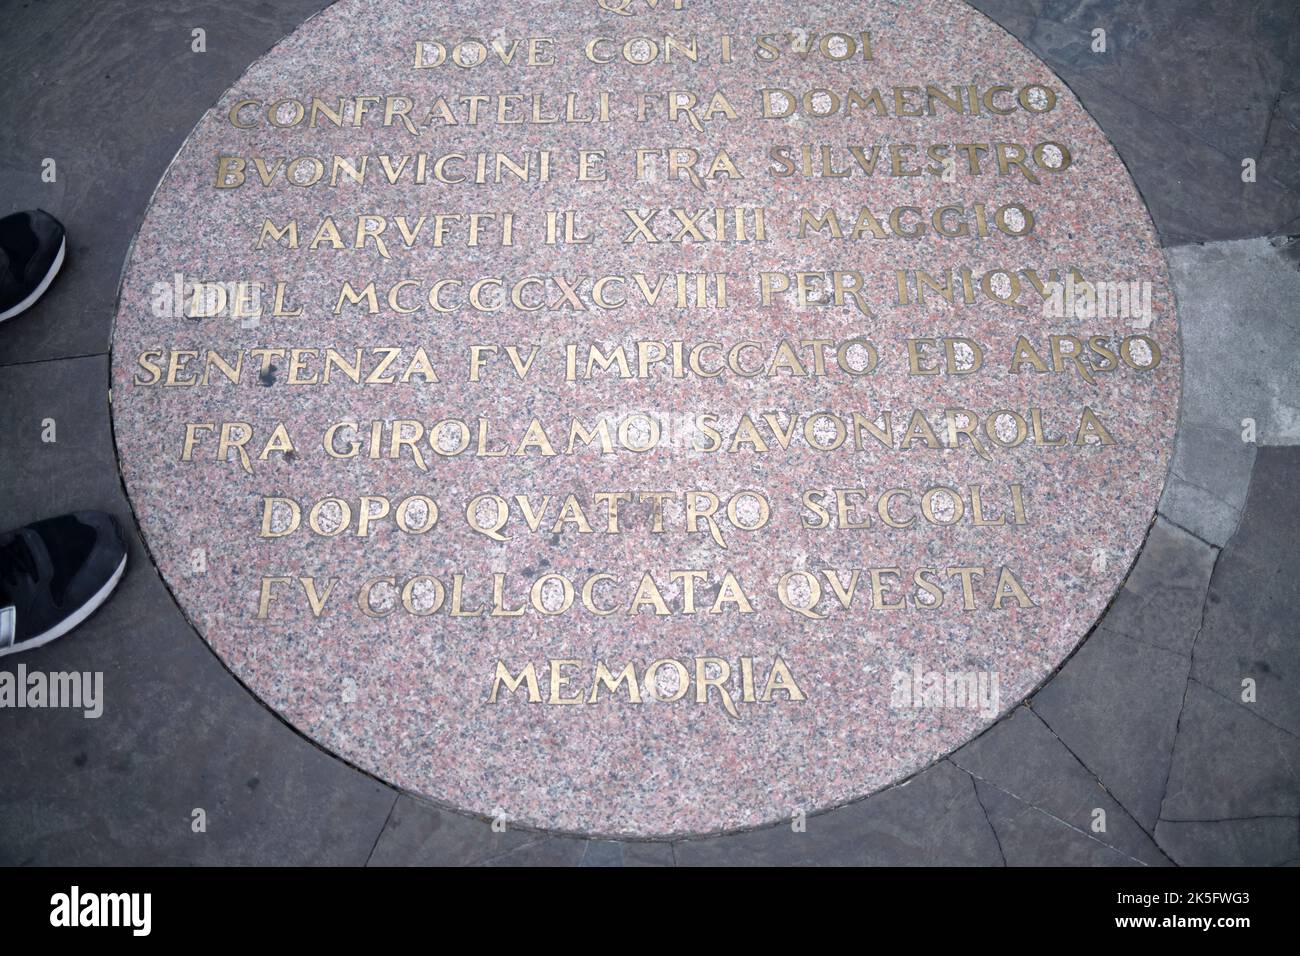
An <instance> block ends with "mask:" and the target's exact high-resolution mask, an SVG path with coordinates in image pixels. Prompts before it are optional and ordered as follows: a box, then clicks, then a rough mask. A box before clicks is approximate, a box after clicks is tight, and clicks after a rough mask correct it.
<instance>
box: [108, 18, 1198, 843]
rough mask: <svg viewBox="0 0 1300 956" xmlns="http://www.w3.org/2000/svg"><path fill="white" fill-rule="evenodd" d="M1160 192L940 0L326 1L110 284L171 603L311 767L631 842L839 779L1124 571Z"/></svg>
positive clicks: (209, 129)
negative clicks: (311, 749) (1147, 196)
mask: <svg viewBox="0 0 1300 956" xmlns="http://www.w3.org/2000/svg"><path fill="white" fill-rule="evenodd" d="M1179 365H1180V363H1179V348H1178V334H1177V324H1176V319H1175V315H1174V310H1173V306H1172V296H1171V293H1170V290H1169V285H1168V280H1167V275H1166V266H1165V262H1164V259H1163V255H1162V253H1161V251H1160V248H1159V246H1158V245H1157V242H1156V237H1155V234H1154V231H1153V229H1152V226H1151V222H1150V220H1149V218H1148V216H1147V213H1146V210H1145V208H1144V207H1143V204H1142V201H1141V199H1140V198H1139V196H1138V194H1137V192H1136V190H1135V188H1134V186H1133V183H1132V181H1131V180H1130V178H1129V176H1128V174H1127V172H1126V171H1125V169H1124V166H1123V164H1122V163H1121V161H1120V160H1119V158H1118V157H1117V155H1116V154H1115V151H1114V149H1113V148H1112V147H1111V145H1110V144H1109V142H1108V141H1107V139H1106V137H1105V136H1104V135H1103V134H1102V132H1101V131H1100V130H1099V129H1098V127H1097V125H1096V124H1095V123H1094V122H1093V121H1092V120H1091V119H1090V118H1089V116H1088V115H1087V113H1086V112H1085V111H1084V110H1083V108H1082V107H1081V106H1080V104H1079V102H1078V100H1077V99H1076V98H1075V97H1074V95H1073V94H1072V93H1071V92H1070V91H1069V89H1068V88H1067V87H1066V86H1065V84H1064V83H1062V82H1061V80H1060V79H1059V78H1057V77H1056V76H1054V75H1053V74H1052V73H1051V72H1050V71H1049V70H1048V69H1047V68H1046V67H1045V66H1044V65H1043V64H1042V63H1040V62H1039V61H1038V60H1036V59H1035V58H1034V57H1033V56H1032V55H1030V54H1029V53H1028V52H1027V51H1026V50H1025V49H1024V48H1023V47H1021V46H1020V45H1019V44H1018V43H1017V42H1016V41H1015V40H1014V39H1012V38H1011V37H1010V36H1008V35H1007V34H1006V33H1005V32H1003V31H1002V30H1001V29H1000V28H999V27H998V26H996V25H995V24H993V23H991V22H990V21H989V20H987V19H986V18H984V17H983V16H982V15H980V14H979V13H977V12H975V11H974V10H972V9H970V8H969V7H967V6H965V5H964V4H962V3H958V2H951V0H921V2H910V3H906V4H901V3H893V2H888V0H863V2H856V3H832V2H802V3H786V2H781V0H763V2H757V0H754V2H748V0H717V2H710V3H704V2H702V0H681V2H677V3H674V2H673V0H659V2H658V3H657V4H656V3H652V2H650V0H555V2H548V3H527V4H523V5H522V6H514V7H496V6H488V5H487V4H483V3H480V2H471V0H458V2H436V3H435V2H431V0H427V2H426V0H401V2H391V3H386V4H382V5H379V4H371V3H366V2H362V0H343V2H340V3H337V4H335V5H334V6H332V7H330V8H329V9H327V10H326V11H325V12H323V13H322V14H320V15H319V16H317V17H315V18H313V19H312V20H310V21H309V22H308V23H306V24H305V25H304V26H303V27H302V28H301V29H299V30H298V31H297V32H296V33H294V34H293V35H292V36H290V37H289V38H287V39H286V40H284V41H283V42H281V43H280V44H279V45H277V46H276V47H275V48H274V49H273V50H272V51H271V52H270V53H269V54H268V55H267V56H265V57H264V58H263V59H261V60H259V61H258V62H257V63H255V64H254V65H253V66H252V67H251V68H250V69H249V71H248V72H247V73H246V74H245V75H244V77H243V78H242V79H241V80H240V81H239V82H238V83H237V84H236V85H235V87H234V88H233V89H231V90H230V91H229V92H228V93H227V94H226V95H225V96H224V97H222V99H221V101H220V102H219V103H218V104H217V105H216V106H215V107H214V108H213V109H212V110H211V112H209V113H208V115H207V116H205V117H204V119H203V120H202V121H201V122H200V123H199V125H198V126H197V128H196V129H195V131H194V133H193V134H192V135H191V137H190V138H189V140H188V141H187V142H186V144H185V146H184V147H183V148H182V149H181V151H180V153H179V154H178V156H177V157H176V160H175V162H174V163H173V164H172V166H171V168H170V169H169V171H168V172H167V174H166V176H165V177H164V179H163V181H162V183H161V185H160V186H159V188H158V191H157V195H156V196H155V198H154V200H153V204H152V206H151V208H150V210H149V213H148V215H147V217H146V220H145V222H144V224H143V226H142V227H141V230H140V233H139V236H138V238H137V240H136V242H135V245H134V247H133V250H132V253H131V256H130V259H129V262H128V263H127V266H126V271H125V277H124V280H123V285H122V292H121V301H120V304H119V309H118V314H117V322H116V330H115V335H114V352H113V372H112V375H113V379H112V386H113V393H112V394H113V417H114V424H115V430H116V440H117V444H118V449H119V453H120V458H121V467H122V472H123V475H124V476H125V481H126V486H127V489H128V491H129V493H130V497H131V501H132V505H133V507H134V509H135V512H136V514H137V516H138V519H139V522H140V525H141V528H142V530H143V534H144V538H145V540H146V541H147V543H148V546H149V548H150V551H151V553H152V556H153V558H154V560H155V561H156V563H157V565H158V568H159V570H160V572H161V574H162V576H163V577H164V579H165V580H166V581H167V583H168V585H169V586H170V587H171V589H172V591H173V592H174V594H175V596H176V599H177V601H178V602H179V603H180V605H181V607H182V608H184V610H185V612H186V613H187V614H188V615H189V617H190V619H191V620H192V621H193V623H194V626H195V628H196V629H197V630H198V632H199V633H200V634H201V635H202V636H203V638H204V639H205V640H206V641H207V642H208V643H209V644H210V645H211V646H212V648H213V650H214V651H215V652H216V653H217V655H218V656H219V657H220V658H221V660H222V661H223V662H224V663H225V664H226V665H227V666H228V667H229V668H230V670H231V671H232V672H233V673H234V674H235V675H236V676H237V677H238V678H239V679H240V680H241V681H243V682H244V683H245V684H246V685H247V687H248V688H249V689H250V690H251V691H252V692H253V693H254V694H256V695H257V696H258V697H259V698H260V699H261V700H262V701H264V702H265V703H266V704H267V706H269V707H271V708H272V709H274V710H275V711H276V712H277V713H279V714H281V715H282V716H283V717H284V718H285V719H286V720H287V721H289V722H290V723H291V724H292V725H293V726H294V727H296V728H298V729H299V730H300V731H301V732H302V733H304V734H305V735H307V736H308V737H310V738H311V739H313V740H315V741H316V742H318V743H319V744H320V745H321V746H322V747H324V748H326V749H327V750H329V751H330V752H332V753H335V754H337V755H338V756H339V757H341V758H343V759H345V760H348V761H350V762H352V763H354V764H355V765H357V766H359V767H361V768H363V769H365V770H367V771H370V772H372V773H374V774H376V775H377V776H379V777H381V778H383V779H384V780H387V781H390V782H392V783H393V784H395V785H397V786H400V787H403V788H407V789H409V790H411V791H414V792H416V793H418V794H421V795H424V796H426V797H428V798H431V799H433V800H435V801H437V802H439V803H441V804H444V805H449V806H452V807H455V808H459V809H463V810H466V811H469V812H471V813H475V814H481V815H493V816H499V817H502V818H504V819H506V820H508V821H509V822H510V823H512V824H516V825H522V826H530V827H542V828H549V829H557V830H563V831H580V832H585V833H599V834H618V835H634V836H656V835H669V834H687V833H701V832H711V831H718V830H726V829H735V828H741V827H750V826H756V825H760V824H765V823H771V822H774V821H778V820H783V819H788V818H790V817H791V816H792V815H796V814H798V813H801V812H802V813H810V812H812V811H814V810H817V809H822V808H826V807H830V806H834V805H837V804H842V803H845V802H847V801H850V800H853V799H855V798H859V797H862V796H864V795H866V794H868V793H871V792H872V791H874V790H877V789H879V788H881V787H884V786H887V785H889V784H891V783H894V782H897V781H899V780H901V779H903V778H904V777H906V776H907V775H909V774H911V773H914V772H915V771H917V770H919V769H921V768H922V767H924V766H926V765H927V764H929V763H931V762H932V761H934V760H935V759H937V758H939V757H941V756H943V755H944V754H946V753H948V752H950V751H951V750H953V749H954V748H956V747H958V746H959V745H961V744H962V743H963V742H965V741H966V740H968V739H970V738H971V737H972V736H973V735H974V734H976V733H978V732H979V731H980V730H981V729H983V728H984V727H986V726H988V725H989V724H990V723H991V722H992V721H993V720H995V719H996V718H997V716H998V715H999V714H1000V713H1003V712H1005V711H1006V710H1008V709H1009V708H1011V707H1012V706H1014V705H1015V704H1016V703H1017V702H1018V701H1020V700H1022V699H1023V698H1024V697H1025V696H1026V695H1027V694H1028V693H1030V692H1031V691H1032V690H1033V689H1034V688H1035V687H1036V686H1037V685H1038V684H1040V683H1041V682H1042V681H1043V680H1044V679H1045V678H1046V677H1047V676H1048V675H1049V674H1050V673H1051V672H1052V670H1053V669H1054V668H1055V667H1057V666H1058V665H1059V664H1060V663H1061V662H1062V661H1063V660H1064V659H1065V657H1066V656H1067V655H1068V654H1069V653H1070V652H1071V650H1072V649H1073V648H1074V647H1075V646H1076V645H1077V644H1078V642H1079V641H1080V640H1081V639H1082V638H1083V637H1084V636H1085V635H1086V634H1087V632H1088V630H1089V629H1090V628H1091V626H1092V625H1093V623H1094V622H1095V621H1096V619H1097V618H1098V616H1099V615H1100V614H1101V612H1102V610H1103V609H1104V608H1105V607H1106V605H1107V603H1108V602H1109V601H1110V599H1111V597H1112V596H1113V595H1114V593H1115V591H1116V589H1117V588H1118V587H1119V586H1120V585H1121V582H1122V581H1123V579H1124V576H1125V574H1126V572H1127V570H1128V568H1129V567H1130V565H1131V563H1132V561H1133V558H1134V556H1135V554H1136V553H1137V551H1138V549H1139V547H1140V546H1141V544H1142V541H1143V539H1144V536H1145V534H1146V530H1147V527H1148V525H1149V522H1150V519H1151V517H1152V514H1153V512H1154V508H1155V504H1156V501H1157V498H1158V497H1159V494H1160V490H1161V488H1162V485H1163V482H1164V478H1165V473H1166V468H1167V465H1168V461H1169V454H1170V449H1171V445H1172V439H1173V434H1174V428H1175V419H1176V413H1177V402H1178V382H1179Z"/></svg>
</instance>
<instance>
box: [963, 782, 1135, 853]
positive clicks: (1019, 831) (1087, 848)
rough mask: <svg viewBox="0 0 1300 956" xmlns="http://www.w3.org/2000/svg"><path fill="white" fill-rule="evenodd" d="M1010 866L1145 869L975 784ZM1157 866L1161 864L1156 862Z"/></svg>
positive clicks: (1092, 838) (1076, 831) (1096, 841)
mask: <svg viewBox="0 0 1300 956" xmlns="http://www.w3.org/2000/svg"><path fill="white" fill-rule="evenodd" d="M976 787H977V788H978V790H979V798H980V803H981V804H982V805H983V807H984V809H985V811H986V813H987V814H988V819H989V824H990V826H992V827H993V829H994V830H995V831H996V832H997V836H998V845H999V846H1000V847H1001V850H1002V853H1003V855H1004V856H1005V858H1006V865H1007V866H1142V865H1144V864H1143V862H1142V861H1141V860H1138V859H1135V858H1134V857H1131V856H1128V855H1127V854H1125V853H1123V852H1122V851H1120V850H1118V849H1116V848H1115V847H1113V846H1111V845H1109V844H1107V843H1104V842H1102V840H1101V839H1098V838H1097V837H1096V836H1095V835H1093V834H1091V833H1089V832H1088V831H1087V830H1086V829H1081V828H1079V827H1077V826H1074V825H1073V824H1070V823H1067V822H1065V821H1063V820H1061V819H1059V818H1057V817H1054V816H1052V815H1051V814H1049V813H1047V812H1046V811H1044V810H1042V809H1041V808H1039V807H1035V806H1033V805H1032V804H1030V803H1028V802H1026V801H1024V800H1020V799H1018V798H1017V797H1014V796H1012V795H1011V794H1009V793H1007V792H1006V791H1004V790H999V789H998V788H997V787H994V786H991V785H989V784H988V783H985V782H983V781H976ZM1156 865H1160V862H1159V861H1157V863H1156Z"/></svg>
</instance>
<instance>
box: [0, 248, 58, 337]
mask: <svg viewBox="0 0 1300 956" xmlns="http://www.w3.org/2000/svg"><path fill="white" fill-rule="evenodd" d="M67 250H68V237H67V236H64V237H63V238H62V239H60V240H59V251H58V254H57V255H55V257H54V262H52V263H51V264H50V271H49V272H47V273H45V278H44V279H42V280H41V284H40V285H38V286H37V287H36V288H35V289H34V290H33V291H32V294H31V295H29V296H28V297H27V298H25V299H23V301H21V302H19V303H18V304H17V305H15V306H14V307H13V308H11V309H8V310H7V311H5V312H0V322H3V321H4V320H5V319H12V318H13V317H14V316H15V315H18V314H19V313H20V312H26V311H27V310H28V309H30V308H31V307H32V306H33V305H35V304H36V300H37V299H39V298H40V297H41V296H43V295H45V290H46V289H48V288H49V287H50V283H51V282H53V281H54V277H55V276H56V275H58V274H59V270H60V269H62V268H63V254H64V253H65V252H67Z"/></svg>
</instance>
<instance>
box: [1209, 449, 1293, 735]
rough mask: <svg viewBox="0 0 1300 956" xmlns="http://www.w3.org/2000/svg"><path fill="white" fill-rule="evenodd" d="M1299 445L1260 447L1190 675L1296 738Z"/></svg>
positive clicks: (1217, 575)
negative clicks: (1248, 684) (1246, 700)
mask: <svg viewBox="0 0 1300 956" xmlns="http://www.w3.org/2000/svg"><path fill="white" fill-rule="evenodd" d="M1297 475H1300V447H1289V448H1261V449H1260V451H1259V458H1258V460H1257V461H1256V465H1255V471H1254V477H1253V479H1252V481H1251V485H1250V497H1249V498H1248V499H1247V503H1246V511H1245V515H1244V517H1243V518H1242V522H1241V527H1240V528H1239V529H1238V531H1237V534H1236V536H1235V537H1234V538H1233V539H1232V540H1231V541H1229V542H1228V544H1227V546H1226V547H1225V548H1224V549H1223V554H1222V556H1221V557H1220V559H1219V563H1218V566H1217V567H1216V568H1215V572H1214V579H1213V581H1212V582H1211V584H1210V588H1209V600H1208V602H1207V604H1206V611H1205V625H1204V627H1203V628H1202V630H1201V635H1200V638H1199V639H1198V640H1197V642H1196V651H1195V655H1194V659H1193V662H1192V676H1193V677H1195V678H1196V679H1197V680H1198V681H1200V682H1201V683H1202V684H1204V685H1206V686H1207V687H1210V688H1213V689H1214V690H1216V691H1218V692H1219V693H1220V694H1222V695H1224V696H1225V697H1230V698H1238V699H1239V698H1240V697H1241V695H1242V693H1243V692H1244V688H1243V682H1244V681H1252V682H1253V684H1254V694H1255V701H1254V703H1252V704H1250V705H1248V706H1249V707H1250V709H1251V711H1252V712H1253V713H1257V714H1258V715H1259V716H1260V717H1261V718H1263V719H1265V720H1267V721H1269V722H1271V723H1273V724H1276V725H1277V726H1279V727H1283V728H1285V729H1286V730H1288V731H1290V732H1291V733H1292V734H1297V735H1300V639H1297V628H1296V621H1297V620H1300V581H1298V580H1297V577H1296V549H1295V542H1296V541H1297V540H1300V496H1298V495H1297V494H1296V479H1297Z"/></svg>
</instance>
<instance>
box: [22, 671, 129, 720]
mask: <svg viewBox="0 0 1300 956" xmlns="http://www.w3.org/2000/svg"><path fill="white" fill-rule="evenodd" d="M7 707H16V708H26V707H33V708H36V707H67V708H71V709H73V710H81V711H82V712H83V713H82V716H83V717H87V718H89V719H91V720H93V719H95V718H97V717H99V716H101V715H102V714H103V713H104V672H103V671H86V672H85V673H82V672H81V671H66V672H65V671H53V672H51V673H49V674H47V673H45V672H43V671H28V670H27V665H26V664H19V665H18V669H17V671H16V672H10V671H0V709H3V708H7Z"/></svg>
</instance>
